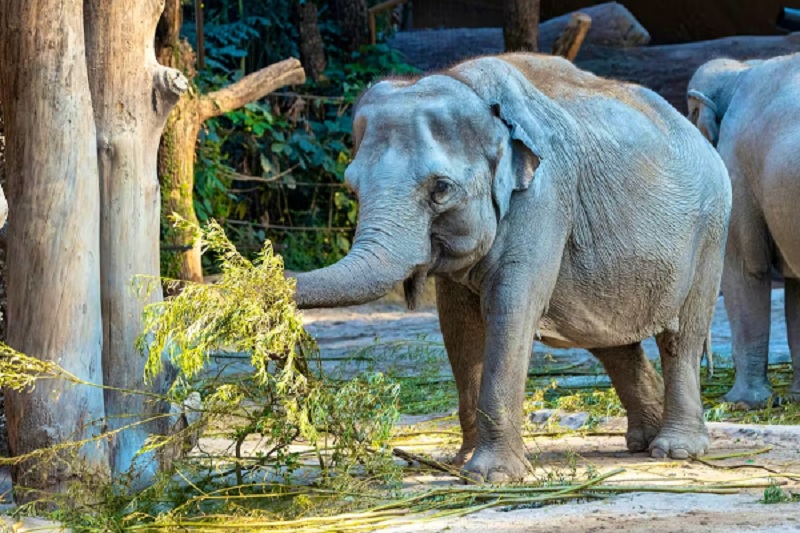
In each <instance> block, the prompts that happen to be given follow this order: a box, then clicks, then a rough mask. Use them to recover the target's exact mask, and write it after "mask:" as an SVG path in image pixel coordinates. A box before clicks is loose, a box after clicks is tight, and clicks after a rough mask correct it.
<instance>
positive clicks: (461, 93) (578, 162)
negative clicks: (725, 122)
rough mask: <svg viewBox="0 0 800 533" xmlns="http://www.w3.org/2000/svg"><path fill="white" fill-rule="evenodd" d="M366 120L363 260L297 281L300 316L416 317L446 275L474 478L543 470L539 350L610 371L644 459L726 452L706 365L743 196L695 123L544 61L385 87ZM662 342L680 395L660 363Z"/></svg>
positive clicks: (614, 84) (371, 93) (360, 121)
mask: <svg viewBox="0 0 800 533" xmlns="http://www.w3.org/2000/svg"><path fill="white" fill-rule="evenodd" d="M353 113H354V116H353V137H354V154H355V155H354V157H353V160H352V162H351V163H350V164H349V166H348V167H347V169H346V171H345V180H346V182H347V183H348V185H349V186H350V187H351V188H352V190H353V191H355V193H356V194H357V196H358V198H359V201H360V208H359V214H358V221H357V227H356V233H355V238H354V241H353V245H352V247H351V249H350V252H349V253H348V255H347V256H345V257H344V258H343V259H341V260H340V261H339V262H337V263H335V264H333V265H331V266H328V267H325V268H322V269H319V270H314V271H311V272H305V273H301V274H298V275H297V276H296V293H295V298H296V302H297V306H298V307H299V308H313V307H334V306H345V305H355V304H360V303H365V302H368V301H371V300H374V299H377V298H379V297H381V296H383V295H384V294H386V293H387V291H389V290H390V289H391V288H393V287H394V286H396V284H399V283H401V282H402V283H403V286H404V289H405V293H406V299H407V301H408V304H409V306H410V307H413V306H414V305H415V302H416V300H417V297H418V294H419V292H420V289H421V288H422V287H423V285H424V283H425V280H426V278H427V277H428V276H434V277H435V282H436V298H437V308H438V311H439V321H440V326H441V330H442V334H443V338H444V344H445V348H446V351H447V354H448V358H449V360H450V364H451V367H452V369H453V374H454V377H455V381H456V386H457V389H458V396H459V398H458V411H459V421H460V423H461V431H462V446H461V449H460V450H459V452H458V455H457V456H456V459H455V463H456V464H458V465H459V466H463V469H462V472H463V473H464V475H465V476H468V477H469V478H471V479H473V480H475V481H478V482H480V481H489V482H505V481H514V480H519V479H521V478H523V477H524V476H525V474H526V473H528V472H529V468H530V465H529V463H528V461H527V458H526V456H525V445H524V443H523V440H522V437H521V435H522V425H523V409H522V408H523V401H524V397H525V382H526V378H527V372H528V365H529V362H530V358H531V347H532V345H533V343H534V340H539V341H541V342H542V343H544V344H545V345H549V346H554V347H578V348H585V349H587V350H589V351H590V352H591V353H592V354H594V355H595V356H596V357H597V358H598V359H599V360H600V361H601V363H602V364H603V365H604V367H605V369H606V370H607V372H608V374H609V375H610V378H611V381H612V384H613V386H614V387H615V388H616V390H617V392H618V394H619V396H620V398H621V401H622V403H623V404H624V406H625V408H626V410H627V418H628V429H627V435H626V442H627V447H628V448H629V449H630V450H632V451H646V450H649V451H650V453H651V455H653V456H655V457H665V456H670V457H673V458H678V459H680V458H687V457H689V456H695V455H701V454H703V453H704V452H705V451H706V449H707V447H708V444H709V439H708V433H707V430H706V427H705V423H704V420H703V406H702V401H701V395H700V377H699V376H700V359H701V356H702V348H703V345H704V342H705V339H706V337H707V335H708V331H709V325H710V323H711V318H712V314H713V310H714V304H715V301H716V297H717V292H718V290H719V283H720V278H721V275H722V261H723V255H724V253H723V252H724V250H723V247H724V243H725V238H726V232H727V223H728V216H729V213H730V203H731V199H730V196H731V193H730V185H729V182H728V178H727V174H726V171H725V166H724V164H723V163H722V161H721V159H720V158H719V155H718V154H717V153H716V151H715V150H714V149H713V147H711V146H710V145H709V144H708V143H707V142H706V141H705V139H703V137H702V136H701V135H700V133H699V132H698V131H697V130H696V129H695V128H694V127H693V126H692V124H690V123H689V121H687V120H686V119H685V118H684V117H683V116H682V115H681V114H680V113H678V112H677V111H676V110H675V109H674V108H673V107H672V106H670V105H669V104H668V103H667V102H666V101H665V100H663V99H662V98H661V97H660V96H658V95H657V94H655V93H654V92H652V91H650V90H648V89H646V88H643V87H640V86H638V85H634V84H630V83H623V82H619V81H612V80H608V79H603V78H600V77H597V76H595V75H593V74H591V73H588V72H585V71H582V70H580V69H578V68H577V67H575V66H574V65H573V64H572V63H570V62H569V61H567V60H565V59H562V58H558V57H554V56H547V55H537V54H526V53H511V54H504V55H500V56H486V57H480V58H475V59H471V60H467V61H465V62H462V63H459V64H457V65H455V66H453V67H451V68H449V69H447V70H444V71H441V72H438V73H436V72H434V73H430V74H427V75H423V76H420V77H413V78H389V79H385V80H382V81H380V82H378V83H376V84H374V85H372V86H371V87H370V88H368V89H367V90H366V92H365V93H364V94H362V95H361V97H360V98H359V99H358V101H357V103H356V106H355V108H354V112H353ZM652 336H655V337H656V339H657V344H658V346H659V350H660V355H661V361H662V365H663V374H664V379H663V381H662V378H661V376H659V374H658V373H657V372H656V370H655V369H654V368H653V366H652V364H651V363H650V361H649V360H648V359H647V358H646V356H645V352H644V350H643V349H642V345H641V341H642V340H643V339H645V338H648V337H652Z"/></svg>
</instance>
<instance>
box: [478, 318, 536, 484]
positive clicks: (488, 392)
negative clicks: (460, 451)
mask: <svg viewBox="0 0 800 533" xmlns="http://www.w3.org/2000/svg"><path fill="white" fill-rule="evenodd" d="M517 309H519V308H517ZM531 317H532V315H531V313H529V312H528V311H527V310H526V309H525V308H523V309H519V310H514V311H512V310H509V311H508V313H505V314H502V315H494V316H490V317H489V318H488V319H487V324H486V328H487V335H486V351H485V355H484V367H483V376H482V379H481V387H480V397H479V399H478V410H477V422H478V443H477V447H476V449H475V453H474V454H473V455H472V459H470V461H469V463H467V465H466V466H465V467H464V475H465V476H466V477H469V478H470V479H473V480H475V481H489V482H506V481H518V480H521V479H522V478H524V477H525V475H526V474H527V473H528V472H529V470H530V464H529V463H528V460H527V459H526V457H525V445H524V443H523V441H522V417H523V415H522V405H523V402H524V399H525V382H526V379H527V376H528V364H529V362H530V358H531V346H532V343H533V331H534V327H533V322H534V319H533V318H531Z"/></svg>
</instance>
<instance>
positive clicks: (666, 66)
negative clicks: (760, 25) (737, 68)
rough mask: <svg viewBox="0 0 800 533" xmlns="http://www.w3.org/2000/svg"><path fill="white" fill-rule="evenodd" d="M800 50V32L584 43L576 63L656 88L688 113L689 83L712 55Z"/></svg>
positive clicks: (752, 55)
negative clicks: (640, 43) (630, 44)
mask: <svg viewBox="0 0 800 533" xmlns="http://www.w3.org/2000/svg"><path fill="white" fill-rule="evenodd" d="M797 50H800V34H791V35H780V36H778V35H776V36H765V37H754V36H742V37H726V38H725V39H717V40H714V41H702V42H698V43H686V44H673V45H662V46H646V47H642V48H632V49H626V50H620V49H618V48H611V47H597V46H587V45H586V44H585V43H584V46H583V48H582V49H581V53H580V54H579V55H578V59H577V60H576V61H575V64H576V65H578V66H579V67H580V68H583V69H586V70H589V71H591V72H594V73H595V74H598V75H600V76H606V77H610V78H617V79H623V80H628V81H632V82H635V83H638V84H640V85H644V86H645V87H649V88H650V89H653V90H654V91H656V92H657V93H659V94H660V95H661V96H663V97H664V98H665V99H666V100H667V101H668V102H669V103H671V104H672V105H673V106H675V107H676V108H677V109H678V110H679V111H680V112H681V113H686V112H687V108H686V86H687V85H688V84H689V79H690V78H691V77H692V75H693V74H694V73H695V71H696V70H697V68H698V67H699V66H700V65H702V64H703V63H705V62H706V61H710V60H711V59H714V58H717V57H729V58H733V59H742V60H744V59H764V58H769V57H775V56H779V55H785V54H793V53H795V52H797Z"/></svg>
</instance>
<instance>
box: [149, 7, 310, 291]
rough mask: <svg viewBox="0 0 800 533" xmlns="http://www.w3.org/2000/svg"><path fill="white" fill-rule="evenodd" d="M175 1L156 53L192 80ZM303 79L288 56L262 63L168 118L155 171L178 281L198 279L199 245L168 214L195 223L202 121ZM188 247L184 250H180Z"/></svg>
mask: <svg viewBox="0 0 800 533" xmlns="http://www.w3.org/2000/svg"><path fill="white" fill-rule="evenodd" d="M180 4H181V2H180V0H167V5H166V9H165V10H164V13H163V15H162V17H161V21H160V22H159V31H158V39H157V46H158V51H157V54H158V57H159V60H160V61H161V62H162V63H164V64H167V65H171V66H173V67H175V68H177V69H180V70H182V71H183V72H184V73H185V74H186V75H187V76H188V78H189V80H190V84H191V83H192V80H193V79H194V76H195V74H196V71H195V69H194V62H195V55H194V51H193V50H192V47H191V46H190V45H189V43H188V42H186V41H185V40H182V39H181V37H180V28H181V24H182V13H181V7H180ZM302 83H305V73H304V71H303V67H302V65H301V64H300V62H299V61H298V60H297V59H294V58H290V59H286V60H284V61H281V62H279V63H276V64H273V65H270V66H268V67H265V68H263V69H261V70H258V71H257V72H254V73H252V74H250V75H248V76H245V77H244V78H242V79H240V80H239V81H237V82H235V83H233V84H230V85H228V86H227V87H224V88H222V89H219V90H217V91H213V92H211V93H209V94H201V93H200V92H199V91H198V90H197V89H196V88H193V90H191V91H189V92H188V93H186V94H185V95H184V96H183V97H182V98H181V99H180V101H179V102H178V104H177V106H176V107H175V109H174V110H173V112H172V114H171V115H170V117H169V120H168V122H167V125H166V128H165V130H164V134H163V137H162V140H161V145H160V148H159V157H158V161H159V175H160V178H161V184H162V194H163V196H164V199H163V219H162V220H164V222H163V224H164V226H165V235H166V239H165V242H166V245H167V247H168V249H169V248H172V249H178V250H181V251H178V252H177V253H176V254H175V255H176V260H175V264H174V265H172V266H171V267H170V266H168V267H167V272H168V273H169V274H173V275H175V277H177V278H179V279H183V280H189V281H194V282H202V281H203V269H202V263H201V260H200V249H199V247H198V246H197V245H196V244H194V243H193V235H192V234H191V233H190V232H188V231H182V230H179V229H177V228H174V227H172V226H171V224H170V223H169V221H168V217H169V215H171V214H172V213H177V214H178V215H180V216H181V217H183V218H184V219H186V220H189V221H191V222H193V223H197V214H196V213H195V209H194V199H193V193H194V163H195V147H196V145H197V135H198V133H199V132H200V128H201V127H202V125H203V123H204V122H205V121H206V120H208V119H210V118H212V117H217V116H219V115H222V114H225V113H228V112H230V111H233V110H235V109H238V108H240V107H242V106H244V105H246V104H248V103H250V102H253V101H255V100H258V99H260V98H263V97H264V96H266V95H268V94H269V93H271V92H273V91H275V90H277V89H279V88H281V87H284V86H286V85H295V84H302ZM186 247H188V248H189V249H188V250H182V249H185V248H186Z"/></svg>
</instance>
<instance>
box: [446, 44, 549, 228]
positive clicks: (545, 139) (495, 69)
mask: <svg viewBox="0 0 800 533" xmlns="http://www.w3.org/2000/svg"><path fill="white" fill-rule="evenodd" d="M449 74H450V75H451V76H453V77H454V78H456V79H458V80H460V81H461V82H463V83H465V84H466V85H468V86H469V87H470V88H471V89H472V90H473V91H474V92H475V93H476V94H477V95H478V96H479V97H480V98H481V99H482V100H483V101H484V102H486V104H487V107H488V108H489V109H490V110H491V112H492V113H494V114H495V116H497V117H498V118H499V119H500V120H501V121H502V123H503V124H505V126H506V127H507V128H508V133H509V135H508V143H507V144H506V145H504V146H502V148H501V150H500V158H499V160H498V162H497V167H496V170H495V175H494V182H493V184H492V194H493V197H494V201H495V205H496V206H497V211H498V217H499V218H503V216H505V214H506V212H507V211H508V206H509V204H510V202H511V195H512V193H513V192H514V191H524V190H526V189H527V188H528V187H529V186H530V184H531V182H532V181H533V179H534V174H535V172H536V170H537V168H538V167H539V164H540V162H541V161H542V160H544V159H545V157H546V155H547V151H548V148H549V145H550V142H551V137H552V133H551V131H552V130H551V128H550V127H549V126H548V124H552V123H557V120H558V117H554V116H553V114H554V109H553V108H554V105H553V103H552V101H550V100H549V99H548V98H547V97H546V96H545V95H543V94H542V93H541V92H540V91H539V90H538V89H537V88H536V87H535V86H534V85H533V83H531V81H530V80H529V79H528V78H526V77H525V75H524V74H523V73H522V72H521V71H520V70H519V69H518V68H516V67H515V66H514V65H512V64H511V63H509V62H508V61H505V60H503V59H500V58H497V57H482V58H478V59H474V60H472V61H467V62H464V63H461V64H460V65H457V66H455V67H453V68H452V69H451V70H450V71H449ZM553 119H555V121H553Z"/></svg>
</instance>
